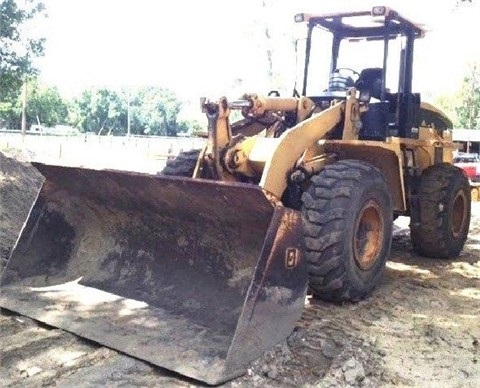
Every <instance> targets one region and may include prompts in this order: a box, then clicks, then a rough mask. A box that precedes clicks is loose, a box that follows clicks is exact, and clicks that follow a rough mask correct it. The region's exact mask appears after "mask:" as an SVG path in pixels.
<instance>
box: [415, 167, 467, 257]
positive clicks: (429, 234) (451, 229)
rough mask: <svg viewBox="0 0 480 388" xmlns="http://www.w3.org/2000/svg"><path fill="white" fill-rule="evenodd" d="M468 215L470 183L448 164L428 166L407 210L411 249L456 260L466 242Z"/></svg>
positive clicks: (430, 255) (426, 255) (419, 252)
mask: <svg viewBox="0 0 480 388" xmlns="http://www.w3.org/2000/svg"><path fill="white" fill-rule="evenodd" d="M470 214H471V191H470V184H469V182H468V179H467V177H466V176H465V174H464V173H463V172H462V170H460V169H459V168H458V167H455V166H453V165H451V164H448V163H443V164H435V165H433V166H430V167H428V168H427V169H426V170H425V171H423V173H422V175H421V176H420V183H419V187H418V194H417V200H416V201H415V202H414V203H412V208H411V218H410V237H411V240H412V245H413V248H414V250H415V251H416V252H417V253H418V254H419V255H422V256H425V257H432V258H439V259H449V258H453V257H457V256H458V255H459V254H460V252H461V251H462V249H463V246H464V244H465V241H466V240H467V236H468V230H469V227H470Z"/></svg>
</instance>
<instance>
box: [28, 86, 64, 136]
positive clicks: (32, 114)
mask: <svg viewBox="0 0 480 388" xmlns="http://www.w3.org/2000/svg"><path fill="white" fill-rule="evenodd" d="M28 89H29V100H28V105H27V122H29V123H35V122H37V123H39V124H42V125H45V126H47V127H53V126H55V125H57V124H64V123H65V122H66V121H67V118H68V105H67V103H66V102H65V101H64V100H63V98H62V97H61V96H60V93H59V92H58V89H57V88H56V87H45V86H41V85H38V84H37V83H36V82H31V83H29V85H28Z"/></svg>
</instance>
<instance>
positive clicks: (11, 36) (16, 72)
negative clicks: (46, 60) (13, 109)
mask: <svg viewBox="0 0 480 388" xmlns="http://www.w3.org/2000/svg"><path fill="white" fill-rule="evenodd" d="M19 4H22V7H20V6H19ZM44 11H45V7H44V5H43V3H41V2H38V1H37V0H24V1H23V2H18V1H15V0H0V101H5V100H9V101H10V102H12V100H13V99H14V98H16V97H17V96H18V94H19V93H20V86H21V85H22V83H23V82H24V80H25V77H27V76H32V75H35V74H36V73H37V69H36V68H35V66H34V64H33V59H34V58H35V57H39V56H42V55H43V51H44V43H45V39H44V38H39V37H35V36H33V33H32V31H27V26H28V23H29V22H30V21H31V20H32V19H34V18H36V17H38V16H40V15H42V14H44Z"/></svg>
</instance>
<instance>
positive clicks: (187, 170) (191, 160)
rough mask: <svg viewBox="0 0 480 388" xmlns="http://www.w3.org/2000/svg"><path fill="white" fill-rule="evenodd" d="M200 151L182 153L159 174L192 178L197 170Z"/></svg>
mask: <svg viewBox="0 0 480 388" xmlns="http://www.w3.org/2000/svg"><path fill="white" fill-rule="evenodd" d="M200 151H201V150H189V151H181V152H180V153H179V154H178V155H177V156H175V157H174V158H173V159H170V160H168V161H167V164H166V165H165V167H164V168H163V170H162V171H160V172H159V174H160V175H170V176H185V177H190V178H191V177H192V176H193V170H195V166H196V165H197V160H198V157H199V156H200Z"/></svg>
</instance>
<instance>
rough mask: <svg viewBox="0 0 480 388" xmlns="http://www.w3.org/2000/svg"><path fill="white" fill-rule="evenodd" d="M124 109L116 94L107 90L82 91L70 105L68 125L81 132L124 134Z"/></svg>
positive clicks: (125, 119)
mask: <svg viewBox="0 0 480 388" xmlns="http://www.w3.org/2000/svg"><path fill="white" fill-rule="evenodd" d="M126 115H127V113H126V109H125V108H124V103H123V101H122V98H121V97H120V96H119V95H118V93H116V92H114V91H111V90H108V89H91V90H86V91H84V92H83V93H82V94H81V96H80V97H79V98H76V99H75V100H74V101H73V103H72V105H71V112H70V119H69V121H70V124H72V125H74V126H77V127H78V128H80V130H81V131H83V132H86V131H88V132H95V133H98V134H112V133H124V132H125V131H126V127H127V125H126V123H127V118H126Z"/></svg>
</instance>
